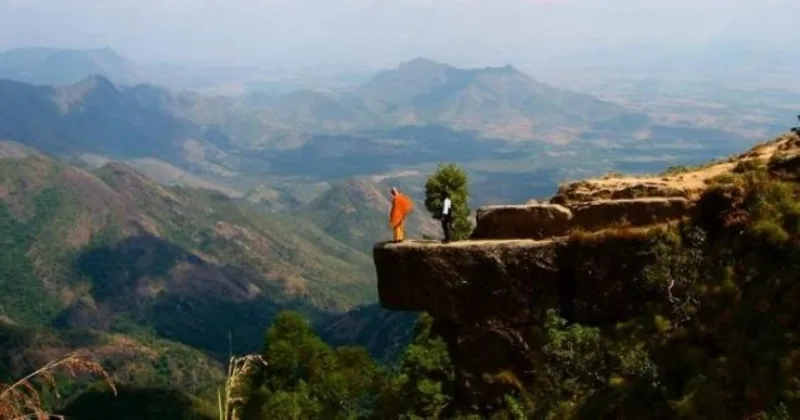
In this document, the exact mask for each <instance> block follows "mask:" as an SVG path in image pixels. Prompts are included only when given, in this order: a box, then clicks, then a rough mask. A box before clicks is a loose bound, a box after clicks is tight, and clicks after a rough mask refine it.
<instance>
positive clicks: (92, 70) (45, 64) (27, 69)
mask: <svg viewBox="0 0 800 420" xmlns="http://www.w3.org/2000/svg"><path fill="white" fill-rule="evenodd" d="M140 73H141V69H139V68H138V66H137V65H136V64H134V63H133V62H131V61H130V60H128V59H127V58H125V57H122V56H121V55H119V54H117V52H116V51H114V50H111V49H109V48H103V49H95V50H71V49H58V48H43V47H33V48H15V49H10V50H6V51H1V52H0V79H11V80H16V81H19V82H26V83H32V84H36V85H67V84H72V83H76V82H78V81H80V80H83V79H86V78H87V77H89V76H93V75H100V76H103V77H106V78H109V79H111V80H113V81H114V82H116V83H121V84H126V85H127V84H133V83H139V82H142V77H141V75H140Z"/></svg>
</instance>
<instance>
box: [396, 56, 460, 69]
mask: <svg viewBox="0 0 800 420" xmlns="http://www.w3.org/2000/svg"><path fill="white" fill-rule="evenodd" d="M446 68H450V66H448V65H447V64H444V63H439V62H437V61H433V60H431V59H429V58H425V57H415V58H412V59H411V60H409V61H405V62H402V63H400V65H399V66H398V67H397V69H398V70H408V69H446Z"/></svg>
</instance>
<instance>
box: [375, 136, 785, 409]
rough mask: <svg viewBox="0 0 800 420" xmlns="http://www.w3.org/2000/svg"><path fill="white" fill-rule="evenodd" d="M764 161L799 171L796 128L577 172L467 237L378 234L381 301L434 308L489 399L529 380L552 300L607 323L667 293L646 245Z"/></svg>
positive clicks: (499, 209)
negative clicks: (718, 150) (751, 142)
mask: <svg viewBox="0 0 800 420" xmlns="http://www.w3.org/2000/svg"><path fill="white" fill-rule="evenodd" d="M757 165H762V166H763V165H766V166H768V167H769V169H770V171H772V172H777V171H783V172H786V171H789V172H792V171H794V173H797V170H798V168H800V136H798V135H795V134H787V135H784V136H782V137H779V138H777V139H775V140H772V141H769V142H766V143H762V144H760V145H758V146H756V147H754V148H752V149H751V150H749V151H747V152H746V153H743V154H741V155H738V156H734V157H731V158H730V159H727V160H725V161H721V162H715V163H712V164H708V165H706V166H703V167H699V168H694V169H687V168H671V169H670V170H668V171H667V172H665V173H664V174H662V175H659V176H652V177H624V176H618V177H604V178H600V179H590V180H585V181H580V182H573V183H570V184H567V185H564V186H562V187H560V188H559V190H558V192H557V193H556V195H555V196H554V197H552V198H551V199H550V200H549V202H547V203H530V204H524V205H503V206H488V207H483V208H481V209H479V210H478V211H477V216H476V219H477V226H476V228H475V230H474V232H473V234H472V236H471V238H470V239H469V240H467V241H461V242H454V243H447V244H444V243H440V242H438V241H407V242H403V243H379V244H376V245H375V247H374V250H373V258H374V262H375V267H376V271H377V275H378V292H379V297H380V302H381V305H382V306H383V307H384V308H387V309H393V310H411V311H425V312H428V313H429V314H430V315H431V316H432V317H433V318H434V322H435V323H436V324H437V329H438V330H439V331H441V333H442V337H443V338H444V340H445V341H446V342H447V344H448V349H449V352H450V355H451V359H452V360H453V362H454V365H455V366H456V367H457V370H458V375H459V378H460V379H459V381H460V386H461V393H462V396H463V397H464V398H465V399H466V401H467V402H468V403H471V404H484V405H485V404H492V402H493V401H496V400H497V398H498V396H500V395H502V394H504V393H507V392H508V391H510V390H513V388H514V386H512V385H498V383H497V382H496V381H493V380H492V379H491V377H492V375H496V374H498V373H500V372H504V371H511V372H513V373H514V375H515V376H516V377H517V378H519V382H521V383H531V381H533V380H534V372H535V371H536V368H537V357H536V356H535V354H536V352H537V349H539V348H540V347H541V346H542V344H543V340H544V338H543V337H542V327H543V325H544V322H545V317H546V312H547V310H548V309H553V308H555V309H558V310H559V312H560V313H561V315H562V316H563V317H564V318H565V319H567V321H569V322H577V323H580V324H582V325H590V326H599V327H603V326H613V325H615V324H616V323H619V322H624V321H626V320H628V319H631V318H633V317H636V316H640V315H641V314H642V311H644V310H645V303H646V302H648V301H651V300H653V299H658V298H659V296H660V297H661V298H662V299H663V290H661V289H657V288H653V287H652V285H650V284H648V282H647V281H646V279H645V278H644V276H643V272H644V271H645V268H646V267H648V265H650V264H651V263H652V261H653V259H654V258H655V257H654V254H653V253H652V252H649V251H648V244H649V243H651V241H652V240H653V238H654V237H656V236H658V235H662V234H666V233H667V232H668V230H669V229H670V226H671V225H674V224H677V223H678V222H679V221H681V220H682V219H686V218H692V217H694V215H695V214H696V213H697V212H698V211H699V210H698V208H699V206H698V203H699V202H700V201H702V198H703V197H704V194H705V192H706V191H707V190H708V189H709V188H710V186H712V185H718V184H719V183H720V182H724V179H725V178H726V177H727V176H731V175H733V174H736V173H741V172H743V171H746V170H748V168H750V167H752V166H757ZM706 207H707V206H706ZM704 211H707V208H706V210H704ZM659 294H660V295H659Z"/></svg>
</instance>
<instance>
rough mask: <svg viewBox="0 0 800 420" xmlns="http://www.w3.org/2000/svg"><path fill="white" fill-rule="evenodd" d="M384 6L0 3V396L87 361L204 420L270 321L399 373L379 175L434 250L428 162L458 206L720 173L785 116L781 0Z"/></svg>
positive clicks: (399, 341) (798, 104)
mask: <svg viewBox="0 0 800 420" xmlns="http://www.w3.org/2000/svg"><path fill="white" fill-rule="evenodd" d="M256 3H258V4H256ZM406 3H408V4H406ZM406 3H403V2H399V1H395V0H391V1H387V2H384V3H380V4H379V3H378V2H370V1H360V0H347V1H343V2H342V4H341V5H338V6H335V7H334V6H331V5H330V4H328V3H324V4H323V3H320V2H318V1H316V0H303V1H299V2H296V4H295V3H294V2H283V1H273V2H260V3H259V2H251V1H242V2H238V3H235V4H234V3H229V2H225V3H224V4H223V2H220V1H211V2H208V4H206V5H205V6H203V7H201V6H199V5H198V4H195V3H194V2H185V1H174V2H163V3H158V4H156V2H151V1H143V2H141V3H135V2H130V1H128V0H125V1H122V2H120V3H119V4H114V5H112V4H110V3H109V4H108V5H99V3H97V2H93V1H89V0H79V1H76V2H74V4H73V5H72V6H70V7H66V6H63V5H51V6H52V7H53V8H52V9H49V8H45V7H44V6H43V5H40V4H38V3H36V2H29V1H3V0H0V349H2V350H0V385H2V384H4V383H10V382H11V378H18V377H21V376H24V375H23V374H25V373H26V372H28V371H30V370H31V369H33V368H34V367H36V366H40V365H42V364H43V363H45V362H47V361H48V360H51V359H53V358H54V357H56V356H57V355H61V354H65V353H67V352H68V351H72V350H83V351H89V352H90V353H91V354H93V355H95V356H97V358H99V359H102V360H103V361H104V363H105V364H106V365H109V366H113V367H114V372H112V373H113V375H112V376H114V379H115V380H118V381H119V382H120V383H121V384H123V387H130V388H131V389H136V390H156V391H153V392H155V393H156V394H158V395H161V394H160V393H161V392H167V391H164V390H168V391H169V393H173V392H174V393H176V395H178V396H174V395H172V394H170V396H169V399H170V401H172V402H171V403H170V404H173V405H175V404H177V403H175V402H174V401H173V400H172V399H173V398H174V399H175V401H178V400H180V401H181V403H180V404H184V405H186V406H187V407H189V406H191V407H192V408H191V409H189V408H186V409H185V410H189V411H192V412H194V411H197V412H198V413H199V412H204V413H208V407H210V406H213V402H214V401H216V398H217V394H216V392H217V388H218V385H219V383H220V381H224V377H225V366H224V365H225V363H226V362H227V358H228V357H229V355H230V354H231V353H233V354H246V353H253V352H258V351H261V349H262V348H265V347H264V346H265V344H264V343H265V335H264V331H265V329H266V328H268V327H269V325H270V324H271V323H272V322H273V321H275V319H276V316H277V315H278V314H279V313H281V312H282V311H297V312H298V313H300V314H302V315H303V316H304V317H306V318H307V319H308V320H309V321H310V322H311V325H313V329H314V333H315V334H318V335H319V337H321V339H322V340H324V342H326V343H328V344H330V345H334V346H339V345H357V346H363V347H364V348H366V349H367V350H368V352H369V354H370V355H371V356H372V357H374V358H375V359H376V360H378V361H380V362H381V363H390V362H393V361H397V360H399V359H398V358H399V357H400V356H401V355H402V354H403V352H404V351H405V350H406V348H407V346H408V345H409V343H412V342H416V341H414V340H417V341H418V338H417V339H415V338H414V337H415V335H414V334H415V331H417V330H415V329H414V325H417V320H418V316H417V315H418V314H417V313H416V312H403V311H388V310H384V309H382V308H381V307H380V305H379V303H378V300H379V299H378V291H377V287H376V281H377V279H376V266H375V262H374V260H373V254H372V253H373V246H374V244H376V243H378V242H382V241H387V240H389V239H391V237H392V232H391V231H390V229H389V227H388V226H387V217H388V213H389V209H390V207H391V197H390V195H389V190H390V188H391V187H398V188H400V190H401V191H403V192H404V193H406V194H408V195H409V196H410V197H411V198H412V199H413V200H414V202H415V203H416V209H415V211H414V212H413V213H412V214H411V215H410V217H409V219H408V221H407V222H406V226H407V233H406V234H407V236H408V237H410V238H414V239H421V238H436V239H438V238H440V237H441V234H442V232H441V228H440V225H439V221H438V220H435V219H434V218H433V217H431V215H430V214H429V212H428V211H427V210H426V208H425V204H424V203H425V199H426V196H425V184H426V180H427V179H428V177H429V176H430V175H431V174H433V173H434V172H435V171H436V169H437V166H438V165H439V164H440V163H443V162H445V163H456V164H457V165H458V166H459V167H461V168H463V169H464V170H466V172H467V173H468V176H469V206H470V207H471V210H472V211H473V212H474V210H475V209H476V208H478V207H479V206H484V205H490V204H492V205H494V204H522V203H526V202H528V201H529V200H532V199H533V200H540V201H541V200H547V199H548V198H549V197H552V196H553V195H554V194H555V193H556V191H557V190H558V189H559V186H561V185H564V184H565V183H568V182H570V181H577V180H582V179H586V178H594V177H600V178H603V177H605V178H603V179H606V180H608V179H615V177H619V173H626V174H629V175H630V176H631V177H635V176H637V175H638V176H644V175H648V176H654V177H653V178H652V179H654V180H657V179H659V178H663V177H664V176H665V175H664V174H665V171H667V172H669V173H674V172H675V171H683V170H686V169H685V168H683V167H690V166H699V167H704V166H703V165H706V164H708V163H709V162H711V161H720V162H721V161H725V160H726V159H728V158H729V157H730V156H732V155H738V154H741V153H742V152H743V151H745V150H748V149H750V148H751V147H753V146H754V145H756V144H757V143H761V142H763V141H765V140H768V139H772V138H774V137H777V136H780V135H782V134H783V133H785V132H786V131H787V129H788V128H789V127H790V126H791V125H793V124H794V123H795V118H796V115H797V114H798V113H800V85H798V84H797V83H796V80H795V79H796V75H797V74H800V58H799V57H800V55H798V54H796V51H794V50H793V48H795V46H794V45H793V44H792V43H791V42H789V41H787V39H789V38H791V37H792V36H794V39H797V38H798V37H800V29H798V26H797V25H796V24H794V23H793V21H792V20H791V19H789V18H788V17H787V16H789V15H791V14H792V13H795V14H796V12H800V9H799V8H798V5H797V4H795V3H794V2H788V1H784V0H778V1H775V2H767V3H768V4H764V5H762V6H759V5H756V2H755V1H754V0H753V1H751V0H740V1H737V2H732V3H730V4H729V3H728V2H725V3H723V2H721V1H719V0H709V3H708V4H707V5H705V6H703V7H700V6H697V5H695V4H694V3H692V2H688V1H684V0H680V1H673V2H667V1H666V0H658V1H654V2H653V3H652V4H650V5H649V6H645V5H644V2H641V4H639V3H636V2H612V1H611V0H602V1H598V2H594V3H593V2H586V1H567V0H563V1H561V0H554V1H522V0H498V1H497V2H496V3H495V2H491V3H492V4H489V3H490V2H478V1H455V0H443V1H441V2H430V1H414V2H406ZM623 3H625V4H624V5H623ZM698 8H699V9H698ZM700 9H702V10H700ZM626 13H627V15H626V16H629V17H628V18H622V17H620V16H623V15H625V14H626ZM753 16H760V18H759V19H754V18H753ZM701 17H702V18H701ZM110 22H116V23H114V24H111V23H110ZM190 22H192V24H190ZM34 23H36V24H34ZM30 28H49V29H48V31H45V30H44V29H35V30H34V29H30ZM776 28H782V29H781V31H783V32H781V31H778V30H777V29H776ZM53 34H59V35H53ZM786 144H789V145H791V144H793V143H791V142H790V141H788V140H787V141H786ZM786 147H787V148H788V147H789V146H786ZM776 153H777V152H776ZM740 157H741V156H740ZM737 167H738V166H737ZM647 179H651V178H647ZM665 180H666V178H663V179H662V181H663V182H667V181H669V180H666V181H665ZM609 182H610V181H609ZM653 182H656V181H653ZM669 182H672V181H669ZM676 182H677V181H676ZM681 182H682V180H681ZM576 194H577V193H576ZM570 217H571V216H570ZM487 281H488V279H487ZM448 287H449V286H448ZM453 287H455V286H453ZM487 290H488V289H487ZM420 325H423V324H420ZM298 328H299V327H298ZM427 328H430V326H428V327H427ZM417 332H418V331H417ZM298 340H299V338H298ZM304 343H306V342H304ZM295 344H297V343H295ZM295 344H293V345H295ZM306 344H308V343H306ZM306 344H303V345H306ZM297 345H299V344H297ZM417 345H421V344H419V343H418V342H417ZM415 351H416V350H415ZM337 357H338V356H337ZM343 357H344V356H343ZM420 357H422V356H420ZM353 376H358V375H355V374H354V375H353ZM342 387H343V388H342V389H344V385H342ZM2 389H3V388H2V387H0V391H2ZM83 391H85V390H83V389H77V388H76V389H72V390H70V391H69V392H73V394H70V395H73V396H77V395H79V394H81V393H82V392H83ZM148 392H149V391H148ZM81 395H82V394H81ZM87 395H88V394H87ZM164 395H166V394H164ZM148 398H149V397H148ZM159 398H160V397H159ZM164 398H167V397H164ZM123 400H124V401H134V400H125V399H123ZM91 401H92V404H95V403H96V401H95V400H91ZM187 401H188V402H187ZM209 402H211V403H209ZM73 403H74V404H73ZM65 404H66V405H70V406H71V407H72V408H74V409H75V410H78V411H75V413H78V412H80V413H83V414H81V415H87V417H80V416H78V417H76V418H87V419H89V418H95V417H91V415H88V414H86V413H89V414H91V413H92V412H93V409H89V410H88V411H80V410H83V409H82V408H80V407H79V404H78V405H75V404H77V403H76V402H75V401H74V400H71V399H69V398H68V401H65ZM97 404H99V403H97ZM209 404H210V405H209ZM133 405H136V404H133ZM90 406H92V405H91V404H90ZM75 407H78V408H75ZM92 407H93V406H92ZM182 407H183V406H182ZM198 407H200V408H198ZM90 408H91V407H90ZM212 408H213V407H212ZM2 409H3V406H2V399H0V417H2V415H3V411H2ZM115 410H116V409H115ZM182 410H183V408H182ZM122 411H124V410H122ZM211 411H213V409H212V410H211ZM97 412H98V413H99V412H100V411H97ZM187 412H188V411H187ZM95 414H96V413H95ZM323 416H324V415H323ZM164 418H167V417H164ZM175 418H184V417H175ZM185 418H195V417H185ZM197 418H203V419H205V418H207V417H202V416H201V417H197ZM308 418H316V417H308ZM331 418H332V417H331ZM352 418H366V417H352Z"/></svg>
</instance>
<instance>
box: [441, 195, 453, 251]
mask: <svg viewBox="0 0 800 420" xmlns="http://www.w3.org/2000/svg"><path fill="white" fill-rule="evenodd" d="M442 196H443V197H444V200H443V201H442V217H441V221H442V231H444V242H450V240H451V236H450V235H451V233H452V232H451V231H452V224H453V203H452V202H451V201H450V194H449V193H448V192H446V191H445V193H444V194H443V195H442Z"/></svg>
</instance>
